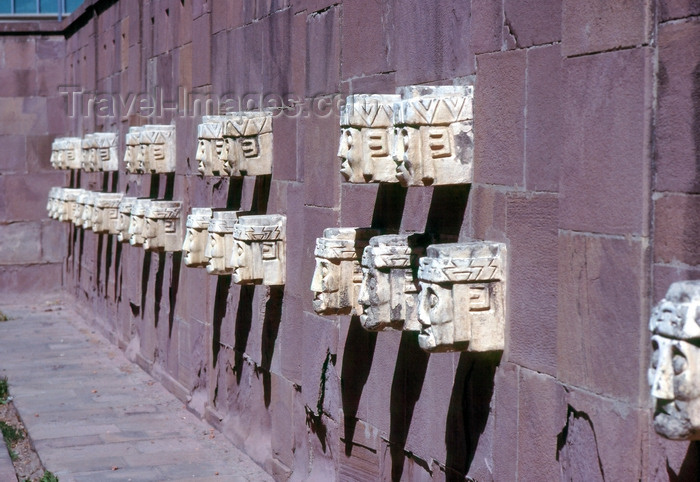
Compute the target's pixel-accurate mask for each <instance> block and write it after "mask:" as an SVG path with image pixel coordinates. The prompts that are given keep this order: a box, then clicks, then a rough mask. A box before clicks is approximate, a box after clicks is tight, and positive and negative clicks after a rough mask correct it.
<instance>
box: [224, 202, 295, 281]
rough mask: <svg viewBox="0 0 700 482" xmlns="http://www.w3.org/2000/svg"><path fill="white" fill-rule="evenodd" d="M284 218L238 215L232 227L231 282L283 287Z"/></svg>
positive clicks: (270, 215)
mask: <svg viewBox="0 0 700 482" xmlns="http://www.w3.org/2000/svg"><path fill="white" fill-rule="evenodd" d="M286 238H287V217H286V216H282V215H280V214H267V215H259V216H241V217H239V218H238V223H237V224H236V225H235V226H234V228H233V240H234V246H233V256H232V258H231V264H232V265H233V277H232V279H233V282H234V283H236V284H259V283H262V284H264V285H268V286H276V285H283V284H284V283H285V280H286V271H287V268H286V264H287V257H286Z"/></svg>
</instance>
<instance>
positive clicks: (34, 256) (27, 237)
mask: <svg viewBox="0 0 700 482" xmlns="http://www.w3.org/2000/svg"><path fill="white" fill-rule="evenodd" d="M0 239H2V243H0V264H25V263H26V264H29V263H38V262H40V261H41V223H38V222H27V223H12V224H0Z"/></svg>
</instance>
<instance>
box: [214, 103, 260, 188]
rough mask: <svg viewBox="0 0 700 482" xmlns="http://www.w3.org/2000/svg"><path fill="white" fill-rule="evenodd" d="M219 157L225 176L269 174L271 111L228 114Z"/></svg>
mask: <svg viewBox="0 0 700 482" xmlns="http://www.w3.org/2000/svg"><path fill="white" fill-rule="evenodd" d="M221 157H222V160H223V167H224V171H225V172H226V174H227V175H229V176H233V177H239V176H263V175H267V174H272V113H271V112H267V111H257V112H255V111H248V112H235V113H230V114H228V115H227V116H226V123H225V125H224V145H223V151H222V154H221Z"/></svg>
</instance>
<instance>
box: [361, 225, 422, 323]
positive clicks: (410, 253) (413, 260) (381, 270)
mask: <svg viewBox="0 0 700 482" xmlns="http://www.w3.org/2000/svg"><path fill="white" fill-rule="evenodd" d="M429 243H430V238H429V237H428V236H427V235H424V234H411V235H408V234H385V235H381V236H375V237H373V238H372V239H370V240H369V245H368V246H367V247H366V248H365V250H364V252H363V254H362V285H361V286H360V293H359V297H358V302H359V303H360V305H362V308H363V311H364V313H363V314H362V315H361V316H360V322H361V323H362V326H363V327H364V328H365V329H367V330H370V331H383V330H389V329H395V330H407V331H418V330H419V329H420V325H419V323H418V313H417V310H416V308H417V294H418V281H417V279H416V277H415V274H416V269H417V268H418V258H419V257H420V256H422V255H423V254H424V252H425V247H426V246H427V245H428V244H429Z"/></svg>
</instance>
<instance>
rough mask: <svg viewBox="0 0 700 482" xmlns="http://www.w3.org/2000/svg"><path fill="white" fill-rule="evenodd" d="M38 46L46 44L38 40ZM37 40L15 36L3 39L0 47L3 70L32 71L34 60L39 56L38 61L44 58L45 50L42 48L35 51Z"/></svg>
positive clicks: (30, 37)
mask: <svg viewBox="0 0 700 482" xmlns="http://www.w3.org/2000/svg"><path fill="white" fill-rule="evenodd" d="M39 43H40V44H44V45H45V44H46V41H45V40H43V41H42V40H40V41H39ZM36 44H37V40H36V39H35V38H34V37H32V36H17V37H6V38H3V41H2V47H0V51H2V54H3V55H2V62H1V63H0V65H2V67H3V70H4V69H7V70H11V69H32V68H34V63H35V58H36V56H38V55H40V56H39V58H40V59H44V58H46V50H45V49H44V48H39V49H37V45H36Z"/></svg>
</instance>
